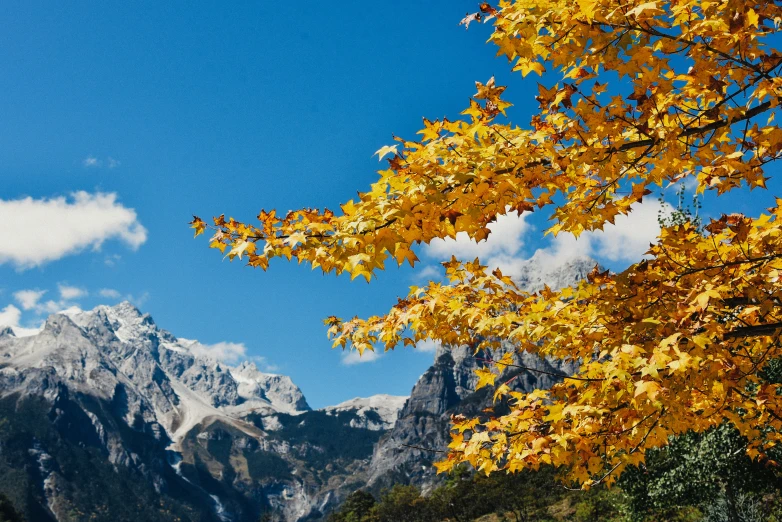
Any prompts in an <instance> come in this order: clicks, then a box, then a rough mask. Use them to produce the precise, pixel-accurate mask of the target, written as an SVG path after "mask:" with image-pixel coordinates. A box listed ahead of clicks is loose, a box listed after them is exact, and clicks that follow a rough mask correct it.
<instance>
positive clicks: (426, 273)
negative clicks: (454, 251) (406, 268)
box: [413, 265, 444, 281]
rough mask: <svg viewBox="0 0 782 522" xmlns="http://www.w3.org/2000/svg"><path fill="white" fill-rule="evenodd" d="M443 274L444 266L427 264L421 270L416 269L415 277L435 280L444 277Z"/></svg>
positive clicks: (419, 279) (422, 279)
mask: <svg viewBox="0 0 782 522" xmlns="http://www.w3.org/2000/svg"><path fill="white" fill-rule="evenodd" d="M443 275H444V272H443V267H442V266H438V265H426V266H425V267H423V268H421V269H420V270H416V271H415V274H414V276H413V277H414V278H415V279H416V280H418V281H433V280H435V279H442V278H443Z"/></svg>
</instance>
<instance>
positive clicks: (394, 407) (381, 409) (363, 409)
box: [323, 394, 408, 431]
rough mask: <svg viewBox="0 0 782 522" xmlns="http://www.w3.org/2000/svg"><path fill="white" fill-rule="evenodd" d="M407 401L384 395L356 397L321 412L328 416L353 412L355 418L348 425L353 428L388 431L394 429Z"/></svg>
mask: <svg viewBox="0 0 782 522" xmlns="http://www.w3.org/2000/svg"><path fill="white" fill-rule="evenodd" d="M407 399H408V397H407V396H399V395H386V394H379V395H372V396H371V397H356V398H355V399H350V400H349V401H345V402H343V403H340V404H337V405H336V406H328V407H326V408H323V411H325V412H326V414H328V415H336V414H338V413H339V412H345V411H351V412H354V413H355V415H356V418H355V419H352V420H351V421H350V425H351V426H352V427H354V428H365V429H368V430H373V431H378V430H389V429H391V428H393V427H394V424H395V423H396V419H397V417H398V416H399V411H400V410H401V409H402V407H403V406H404V405H405V402H407Z"/></svg>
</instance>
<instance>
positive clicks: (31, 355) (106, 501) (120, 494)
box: [0, 260, 594, 522]
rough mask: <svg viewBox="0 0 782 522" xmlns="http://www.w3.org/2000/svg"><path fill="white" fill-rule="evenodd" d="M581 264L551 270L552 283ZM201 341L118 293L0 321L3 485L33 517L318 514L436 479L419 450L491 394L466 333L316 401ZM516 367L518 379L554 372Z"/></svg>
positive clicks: (527, 381) (534, 379) (433, 445)
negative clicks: (32, 322) (430, 358)
mask: <svg viewBox="0 0 782 522" xmlns="http://www.w3.org/2000/svg"><path fill="white" fill-rule="evenodd" d="M592 266H594V262H593V261H591V260H580V261H576V262H573V263H571V265H570V266H569V267H568V268H567V269H566V270H564V271H563V270H561V269H560V270H559V271H557V272H556V275H555V277H556V278H557V281H556V283H555V284H556V286H561V284H563V283H564V284H569V283H572V282H574V281H576V280H577V279H580V278H582V277H584V276H585V274H586V273H587V272H588V271H589V270H590V269H591V268H592ZM527 272H528V274H529V272H530V271H529V270H528V271H527ZM532 275H533V277H531V278H530V279H531V282H532V281H534V283H535V284H539V283H540V282H541V281H544V279H545V278H542V277H541V276H540V275H539V274H537V273H534V274H532ZM30 333H32V335H30ZM198 347H199V345H198V343H197V341H193V340H188V339H184V338H177V337H175V336H174V335H173V334H171V333H170V332H168V331H166V330H164V329H162V328H159V327H158V326H157V325H156V324H155V322H154V320H153V319H152V318H151V317H150V316H149V315H148V314H143V313H142V312H140V311H139V310H138V309H137V308H135V307H134V306H133V305H131V304H130V303H127V302H123V303H120V304H118V305H116V306H98V307H97V308H95V309H94V310H91V311H82V310H78V309H71V310H66V311H64V312H60V313H58V314H54V315H52V316H50V317H49V318H48V319H47V320H46V322H45V323H44V324H43V326H42V328H41V329H40V330H39V331H37V332H28V331H24V332H22V331H15V330H14V329H13V328H4V329H0V493H3V494H4V495H5V496H7V497H8V498H9V499H10V500H11V502H12V503H13V504H14V505H15V506H17V508H18V509H19V510H20V511H22V512H23V513H24V514H25V516H26V518H27V519H28V520H35V521H38V520H40V521H55V520H56V521H58V522H62V521H72V520H73V521H75V520H112V521H122V520H128V521H130V520H149V521H157V520H160V521H168V520H171V521H173V520H192V521H221V522H228V521H236V522H239V521H257V520H259V519H261V517H266V519H268V520H285V521H300V520H317V519H321V518H323V516H324V515H325V514H326V513H328V512H329V511H330V510H331V509H333V508H334V507H335V506H336V505H338V504H339V503H340V502H341V501H342V500H343V499H344V498H345V497H346V496H347V495H348V494H349V493H351V492H352V491H355V490H356V489H359V488H368V489H371V490H374V491H377V492H379V491H381V490H382V489H383V488H384V487H387V486H389V485H391V484H395V483H413V484H417V485H419V486H422V487H424V488H427V487H431V486H432V485H434V484H436V483H437V482H438V478H437V477H436V476H435V474H434V472H433V468H432V466H431V462H432V460H433V456H434V455H435V454H434V453H433V452H432V451H429V449H437V448H442V447H444V446H445V445H446V444H447V442H446V440H447V437H448V423H449V418H450V415H451V414H452V413H465V414H478V413H480V411H481V410H483V409H484V408H486V407H488V406H491V397H490V395H489V394H488V392H486V391H485V390H480V391H478V392H475V391H474V387H475V382H476V378H475V375H474V373H473V370H474V369H475V368H477V367H479V366H480V364H481V363H480V361H479V360H478V359H477V358H476V357H474V354H473V353H472V352H471V351H470V350H468V349H467V348H466V347H453V348H450V349H445V348H442V347H441V348H439V349H438V350H437V353H436V356H435V362H434V364H433V365H432V367H431V368H430V369H429V370H427V371H426V372H425V373H424V375H423V376H422V377H421V378H420V379H419V381H418V382H417V383H416V385H415V386H414V388H413V390H412V392H411V395H410V397H409V398H408V397H396V396H389V395H376V396H373V397H368V398H356V399H352V400H350V401H346V402H344V403H342V404H338V405H336V406H331V407H327V408H323V409H320V410H312V409H311V408H310V407H309V405H308V404H307V401H306V399H305V397H304V395H303V394H302V392H301V390H300V389H299V388H298V387H297V386H296V385H295V384H294V383H293V382H292V381H291V379H290V378H289V377H287V376H283V375H275V374H270V373H265V372H262V371H260V370H259V369H258V368H257V367H256V365H255V364H253V363H251V362H245V363H242V364H239V365H238V366H229V365H226V364H224V363H222V362H219V361H216V360H213V359H210V358H208V357H203V356H201V355H199V353H200V351H199V350H198ZM502 349H503V350H511V349H512V347H509V346H505V347H503V348H502ZM516 357H517V359H518V361H519V364H520V365H522V366H526V367H532V368H540V369H543V370H546V371H547V372H548V373H557V372H567V371H571V370H572V369H573V367H572V363H571V364H570V365H569V364H568V363H562V362H561V361H546V360H542V359H539V358H537V357H534V356H531V355H529V354H517V355H516ZM517 373H518V372H517ZM521 373H523V375H520V376H519V377H520V378H517V379H515V380H514V382H515V383H517V384H516V386H517V387H518V389H524V390H531V389H534V388H539V387H547V386H550V385H551V384H552V383H553V382H554V380H553V379H552V377H551V376H550V375H546V374H539V373H536V372H529V371H521ZM499 407H500V408H501V407H502V405H499Z"/></svg>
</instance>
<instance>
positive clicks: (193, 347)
mask: <svg viewBox="0 0 782 522" xmlns="http://www.w3.org/2000/svg"><path fill="white" fill-rule="evenodd" d="M180 340H182V341H185V339H180ZM191 342H192V344H190V345H189V346H188V349H189V350H190V352H191V353H192V354H193V355H195V356H197V357H206V358H208V359H214V360H216V361H220V362H224V363H226V364H236V363H238V362H241V361H244V360H247V347H246V346H245V345H244V343H229V342H219V343H214V344H203V343H200V342H198V341H191Z"/></svg>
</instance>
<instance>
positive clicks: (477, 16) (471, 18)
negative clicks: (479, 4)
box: [459, 13, 481, 29]
mask: <svg viewBox="0 0 782 522" xmlns="http://www.w3.org/2000/svg"><path fill="white" fill-rule="evenodd" d="M480 21H481V13H472V14H470V13H467V15H466V16H465V17H464V18H462V19H461V21H460V22H459V25H463V26H464V28H465V29H469V28H470V24H471V23H472V22H480Z"/></svg>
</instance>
